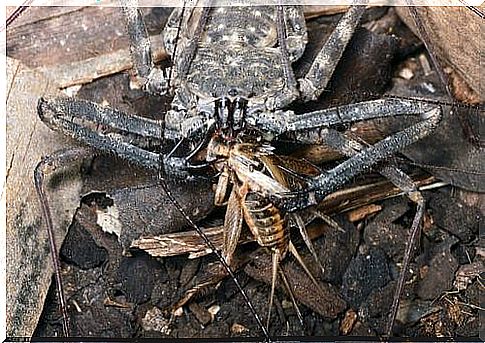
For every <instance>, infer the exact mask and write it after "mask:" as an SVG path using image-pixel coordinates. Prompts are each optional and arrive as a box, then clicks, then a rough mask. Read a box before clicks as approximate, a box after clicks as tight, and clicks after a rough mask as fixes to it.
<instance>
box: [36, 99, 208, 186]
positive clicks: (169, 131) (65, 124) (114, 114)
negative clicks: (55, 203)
mask: <svg viewBox="0 0 485 343" xmlns="http://www.w3.org/2000/svg"><path fill="white" fill-rule="evenodd" d="M37 110H38V113H39V116H40V118H41V120H42V121H43V122H44V123H45V124H46V125H47V126H49V127H50V128H51V129H53V130H54V131H59V132H61V133H63V134H64V135H66V136H69V137H72V138H74V139H76V140H77V141H79V142H80V143H82V144H85V145H88V146H90V147H92V148H93V149H94V150H96V151H99V152H101V153H107V154H113V155H116V156H118V157H120V158H122V159H124V160H126V161H128V162H130V163H133V164H135V165H137V166H139V167H142V168H147V169H151V170H158V169H159V168H160V163H161V162H162V160H161V156H163V155H161V153H159V152H157V151H154V149H153V145H155V146H157V145H159V147H158V149H159V150H160V151H162V150H164V147H163V146H161V144H162V143H163V142H162V139H161V137H162V128H161V127H162V126H161V123H160V122H159V121H156V120H152V119H148V118H143V117H140V116H135V115H128V114H126V113H124V112H122V111H119V110H115V109H112V108H109V107H104V106H101V105H99V104H96V103H93V102H90V101H85V100H80V99H74V98H53V99H40V100H39V103H38V108H37ZM174 117H175V118H180V117H181V115H178V116H174ZM170 123H171V122H170V121H169V122H168V123H167V125H166V126H165V130H164V134H165V135H164V137H165V139H169V140H180V139H182V138H184V134H186V135H190V134H193V133H194V132H196V131H197V129H199V130H200V129H201V127H202V128H203V127H204V123H205V122H204V121H203V118H202V119H201V120H199V121H196V120H195V119H194V118H191V120H190V121H189V123H187V122H186V121H180V122H179V123H176V124H174V125H171V124H170ZM185 138H190V137H185ZM150 147H151V148H150ZM163 163H164V166H165V169H166V172H167V173H168V174H169V175H171V176H174V177H179V178H191V177H193V176H191V175H190V173H189V168H188V166H187V161H186V159H185V158H182V157H172V156H169V157H163Z"/></svg>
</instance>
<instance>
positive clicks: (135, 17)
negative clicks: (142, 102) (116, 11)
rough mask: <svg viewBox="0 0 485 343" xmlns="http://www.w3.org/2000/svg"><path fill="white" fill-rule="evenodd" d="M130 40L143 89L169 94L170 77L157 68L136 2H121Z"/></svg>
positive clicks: (136, 70) (132, 56)
mask: <svg viewBox="0 0 485 343" xmlns="http://www.w3.org/2000/svg"><path fill="white" fill-rule="evenodd" d="M120 4H121V8H122V10H123V14H124V17H125V21H126V28H127V32H128V35H129V38H130V51H131V59H132V61H133V67H134V70H135V72H136V76H137V78H138V81H139V82H140V83H141V85H142V88H143V89H144V90H145V91H147V92H148V93H151V94H154V95H163V94H165V93H167V91H168V89H169V87H170V85H169V76H168V75H167V73H166V72H165V70H162V69H159V68H157V67H155V65H154V63H153V56H152V49H151V44H150V39H149V37H148V32H147V29H146V26H145V23H144V22H143V19H142V16H141V12H140V10H139V9H138V7H137V6H138V1H136V0H120Z"/></svg>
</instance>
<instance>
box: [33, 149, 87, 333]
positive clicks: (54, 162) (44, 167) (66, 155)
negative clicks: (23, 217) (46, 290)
mask: <svg viewBox="0 0 485 343" xmlns="http://www.w3.org/2000/svg"><path fill="white" fill-rule="evenodd" d="M92 155H93V152H92V151H91V150H90V149H88V148H75V149H68V150H59V151H56V152H55V153H53V154H52V155H50V156H46V157H43V158H42V160H41V161H40V162H39V163H38V164H37V166H36V168H35V170H34V184H35V189H36V191H37V196H38V198H39V201H40V204H41V209H42V215H43V218H44V222H45V225H46V228H47V233H48V236H49V243H50V250H51V257H52V264H53V267H54V276H55V281H56V290H57V295H58V297H59V310H60V312H61V314H62V331H63V334H64V336H65V337H69V332H70V328H69V315H68V313H67V304H66V299H65V295H64V288H63V284H62V278H61V267H60V263H59V253H58V249H57V244H56V241H55V237H54V226H53V222H52V213H51V209H50V206H49V199H48V196H47V192H46V187H45V186H46V185H45V176H46V175H48V174H52V173H54V172H55V171H56V170H57V169H60V168H64V167H65V166H66V165H72V164H73V162H77V161H80V160H84V159H86V158H88V157H91V156H92Z"/></svg>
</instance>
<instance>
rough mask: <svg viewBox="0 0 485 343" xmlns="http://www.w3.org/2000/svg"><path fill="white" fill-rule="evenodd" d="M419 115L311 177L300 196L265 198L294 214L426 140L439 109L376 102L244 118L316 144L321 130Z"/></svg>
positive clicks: (403, 102)
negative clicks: (334, 126)
mask: <svg viewBox="0 0 485 343" xmlns="http://www.w3.org/2000/svg"><path fill="white" fill-rule="evenodd" d="M401 115H415V116H417V115H419V116H421V117H422V118H423V120H422V121H420V122H418V123H416V124H414V125H412V126H410V127H408V128H406V129H404V130H402V131H400V132H398V133H395V134H393V135H391V136H389V137H387V138H385V139H383V140H381V141H380V142H378V143H376V144H374V145H372V146H370V147H367V148H365V149H364V150H362V151H360V152H359V153H357V154H355V155H353V156H352V157H351V158H349V159H348V160H346V161H345V162H342V163H341V164H340V165H338V166H337V167H335V168H333V169H331V170H329V171H327V172H325V173H323V174H321V175H318V176H316V177H313V178H312V179H310V181H309V187H308V188H307V189H306V190H304V191H300V192H292V193H286V194H268V196H270V197H271V198H272V200H273V201H274V203H275V204H277V205H278V206H279V207H280V208H282V209H284V210H286V211H289V212H294V211H298V210H301V209H304V208H307V207H309V206H312V205H315V204H317V203H318V202H320V201H321V200H323V198H324V197H325V196H327V195H328V194H329V193H331V192H333V191H336V190H338V189H339V188H340V187H342V186H343V185H345V184H347V183H349V182H351V181H352V179H353V178H355V177H356V176H358V175H360V174H362V173H364V172H365V171H366V170H369V169H371V168H372V167H374V166H375V165H376V164H377V163H379V162H381V161H384V160H385V159H386V158H388V157H390V156H392V155H393V154H395V153H397V152H399V151H400V150H402V149H404V148H405V147H407V146H409V145H411V144H413V143H415V142H417V141H419V140H420V139H422V138H423V137H426V136H428V135H429V134H430V133H431V132H432V131H433V130H434V129H435V128H436V127H437V126H438V124H439V122H440V120H441V109H440V108H439V107H436V106H434V105H431V104H429V103H426V102H424V101H418V100H404V99H392V98H389V99H380V100H373V101H366V102H362V103H357V104H351V105H347V106H342V107H335V108H330V109H325V110H321V111H315V112H311V113H307V114H303V115H295V114H293V113H292V112H291V111H286V112H284V111H280V112H278V113H260V114H259V115H258V116H257V117H256V116H253V117H250V118H248V120H249V122H250V123H251V124H252V125H258V127H261V128H264V129H266V130H268V131H270V132H272V133H273V135H275V136H277V135H279V134H283V133H287V132H293V133H294V134H296V137H297V139H298V140H300V141H303V142H306V143H312V144H318V143H319V142H321V141H322V137H320V134H321V133H322V132H325V131H322V129H326V128H329V127H331V126H332V125H336V124H342V123H355V122H358V121H363V120H369V119H376V118H383V117H391V116H401Z"/></svg>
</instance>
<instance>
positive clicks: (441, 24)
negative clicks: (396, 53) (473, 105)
mask: <svg viewBox="0 0 485 343" xmlns="http://www.w3.org/2000/svg"><path fill="white" fill-rule="evenodd" d="M478 9H479V10H481V11H484V10H485V5H481V6H479V7H478ZM416 10H417V12H418V15H419V16H420V18H421V22H422V24H423V26H424V29H425V31H426V34H427V36H428V37H429V41H428V42H427V44H428V48H430V47H431V49H432V50H433V53H434V54H436V55H437V57H438V58H440V59H441V60H444V61H446V63H447V64H448V65H450V66H451V67H452V68H453V69H454V70H456V71H457V72H458V74H460V76H461V77H462V78H463V79H464V80H465V82H466V83H467V84H468V85H469V86H470V87H471V88H472V89H473V90H474V91H475V92H476V93H478V94H480V98H481V101H484V99H485V98H484V97H485V95H484V94H483V90H484V89H485V78H484V77H483V73H484V69H483V65H484V60H483V58H484V57H483V48H484V46H483V30H484V29H485V23H484V20H483V18H480V16H478V15H477V14H476V13H474V12H473V11H471V10H470V9H468V8H466V7H464V6H463V7H439V6H436V7H424V6H423V7H416ZM397 13H398V14H399V16H400V17H401V19H402V20H403V21H404V22H405V23H406V25H408V26H409V27H410V28H411V29H412V30H413V31H414V32H415V33H417V34H418V35H419V33H418V31H417V29H416V25H415V23H414V20H413V19H412V17H411V15H410V12H409V8H407V7H398V8H397ZM423 38H424V37H421V39H423ZM480 90H482V92H481V93H480Z"/></svg>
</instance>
